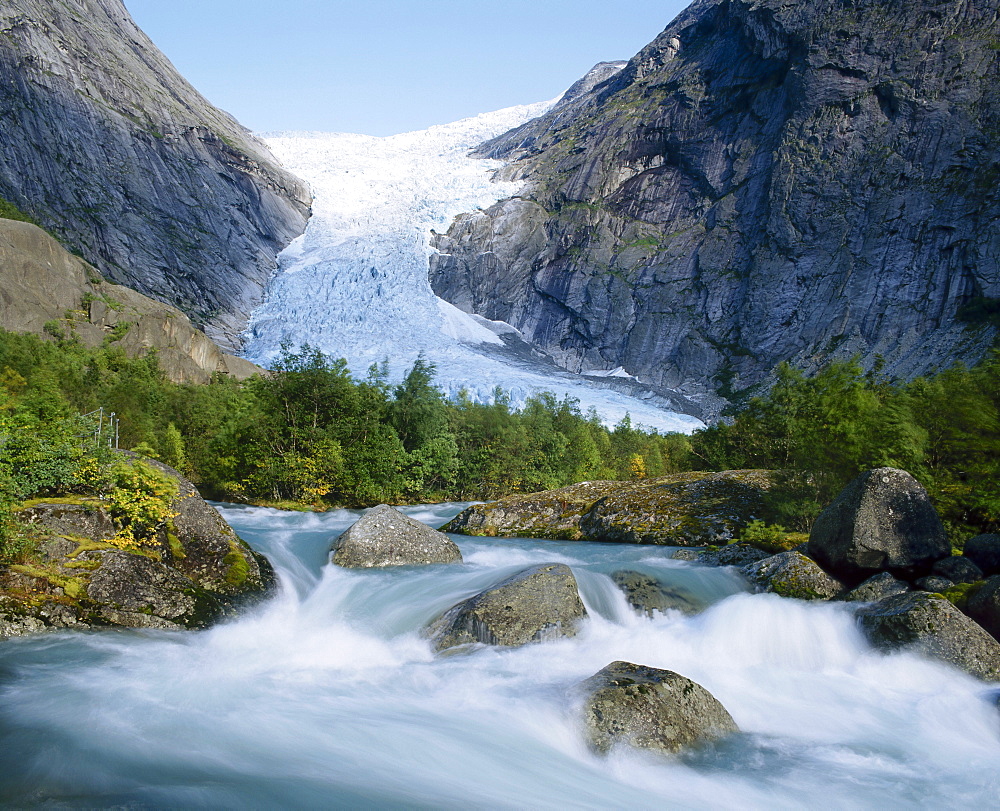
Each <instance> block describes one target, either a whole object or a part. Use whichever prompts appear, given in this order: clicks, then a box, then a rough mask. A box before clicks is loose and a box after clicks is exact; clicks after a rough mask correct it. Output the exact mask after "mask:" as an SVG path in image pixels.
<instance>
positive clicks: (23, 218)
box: [0, 197, 38, 225]
mask: <svg viewBox="0 0 1000 811" xmlns="http://www.w3.org/2000/svg"><path fill="white" fill-rule="evenodd" d="M0 219H4V220H18V221H20V222H30V223H31V224H32V225H38V222H37V221H36V220H35V218H34V217H32V216H31V215H30V214H25V213H24V212H23V211H21V209H19V208H18V207H17V206H15V205H14V204H13V203H11V202H10V201H8V200H5V199H4V198H2V197H0Z"/></svg>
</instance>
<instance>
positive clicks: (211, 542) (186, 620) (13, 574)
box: [0, 460, 274, 638]
mask: <svg viewBox="0 0 1000 811" xmlns="http://www.w3.org/2000/svg"><path fill="white" fill-rule="evenodd" d="M146 464H149V465H152V466H154V467H155V468H156V469H158V470H159V471H160V472H161V473H163V474H165V475H166V476H168V477H169V478H170V479H171V481H173V482H174V483H175V484H176V496H174V497H172V499H171V503H170V515H171V517H170V518H169V519H167V520H165V521H163V522H162V523H161V524H160V525H158V526H157V527H156V528H155V530H154V531H153V532H152V534H151V535H150V536H149V537H146V538H143V539H142V543H136V542H135V539H134V538H132V537H129V538H128V539H123V538H122V537H121V527H119V526H118V524H117V523H116V521H115V519H114V517H113V516H112V515H111V513H110V511H109V510H108V508H107V506H106V505H104V504H102V503H101V502H99V501H97V500H94V499H72V498H62V499H53V500H52V503H46V502H45V501H36V502H32V503H31V504H30V505H29V506H27V507H26V508H25V509H24V510H23V511H22V513H21V517H22V519H24V520H27V521H29V522H30V524H31V526H32V527H33V531H34V532H35V533H36V534H37V535H38V538H39V540H38V543H37V545H36V549H35V550H34V552H33V553H32V554H31V555H30V556H28V558H27V559H26V560H24V561H23V562H21V563H18V564H14V565H10V566H6V567H0V638H3V637H8V636H19V635H23V634H27V633H35V632H38V631H42V630H46V629H53V628H88V627H101V626H122V627H129V628H163V629H173V628H202V627H205V626H207V625H209V624H211V623H212V622H215V621H216V620H218V619H220V618H221V617H224V616H227V615H230V614H232V613H234V612H235V611H236V610H237V608H238V607H239V606H240V605H241V604H242V603H244V602H246V601H249V600H255V599H259V598H261V597H263V596H264V595H265V594H267V593H268V592H269V591H270V590H271V589H272V588H273V585H274V573H273V570H272V569H271V566H270V564H269V563H268V562H267V560H266V558H264V557H263V556H262V555H259V554H257V553H255V552H254V551H253V550H251V549H250V547H249V546H247V545H246V544H245V543H244V542H243V541H242V540H241V539H240V538H238V537H237V535H236V533H235V532H233V530H232V528H231V527H230V526H229V525H228V524H227V523H226V522H225V521H224V520H223V519H222V517H221V516H220V515H219V513H218V512H217V511H216V510H215V509H213V508H212V507H211V506H210V505H209V504H207V503H206V502H205V501H204V500H203V499H202V498H201V496H200V495H199V494H198V491H197V490H196V489H195V487H194V485H192V484H191V482H189V481H188V480H187V479H185V478H184V477H182V476H181V475H180V474H179V473H177V471H175V470H173V469H172V468H169V467H167V466H166V465H163V464H161V463H159V462H153V461H149V460H147V461H146Z"/></svg>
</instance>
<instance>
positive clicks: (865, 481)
mask: <svg viewBox="0 0 1000 811" xmlns="http://www.w3.org/2000/svg"><path fill="white" fill-rule="evenodd" d="M950 554H951V546H950V544H949V543H948V538H947V536H946V535H945V531H944V526H943V525H942V524H941V519H940V518H939V517H938V514H937V511H936V510H935V509H934V507H933V505H932V504H931V502H930V499H929V498H928V497H927V491H926V490H924V488H923V486H922V485H921V484H920V483H919V482H918V481H917V480H916V479H914V478H913V477H912V476H911V475H910V474H909V473H906V472H905V471H902V470H896V469H895V468H889V467H883V468H877V469H875V470H869V471H867V472H865V473H862V474H861V475H860V476H858V477H857V478H855V479H854V480H853V481H852V482H851V483H850V484H848V485H847V487H845V488H844V489H843V490H842V491H841V492H840V494H839V495H838V496H837V498H836V499H834V501H833V503H832V504H831V505H830V506H829V507H827V508H826V509H825V510H823V512H822V513H820V515H819V517H818V518H817V519H816V523H815V524H814V525H813V529H812V533H811V534H810V536H809V555H810V556H811V557H812V558H814V559H815V560H816V562H817V563H819V565H820V566H822V567H823V568H824V569H825V570H826V571H828V572H831V573H833V574H834V575H837V576H838V577H842V578H844V579H845V580H848V581H850V582H854V583H858V582H860V581H862V580H864V579H865V578H867V577H870V576H871V575H873V574H876V573H878V572H882V571H888V572H891V573H892V574H894V575H897V576H901V577H903V578H904V579H912V578H913V577H919V576H920V575H923V574H927V573H929V572H930V570H931V567H932V566H933V565H934V564H935V563H936V562H937V561H939V560H941V559H942V558H946V557H948V556H949V555H950Z"/></svg>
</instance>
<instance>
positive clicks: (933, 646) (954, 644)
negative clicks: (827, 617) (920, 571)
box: [857, 591, 1000, 681]
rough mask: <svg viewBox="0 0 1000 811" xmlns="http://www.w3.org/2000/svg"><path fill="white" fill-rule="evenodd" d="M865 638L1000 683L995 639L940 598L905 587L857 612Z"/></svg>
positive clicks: (884, 647)
mask: <svg viewBox="0 0 1000 811" xmlns="http://www.w3.org/2000/svg"><path fill="white" fill-rule="evenodd" d="M857 617H858V621H859V623H860V625H861V628H862V630H863V631H864V632H865V635H866V636H867V637H868V639H869V641H870V642H871V643H872V644H873V645H874V646H875V647H877V648H880V649H882V650H887V651H892V650H898V649H900V648H910V647H912V648H913V649H914V650H917V651H919V652H921V653H923V654H925V655H927V656H930V657H932V658H935V659H940V660H942V661H944V662H948V663H949V664H952V665H954V666H955V667H958V668H961V669H962V670H965V671H966V672H968V673H971V674H972V675H973V676H977V677H979V678H981V679H984V680H986V681H1000V643H998V642H997V640H995V639H994V638H993V637H992V636H990V635H989V634H988V633H987V632H986V631H984V630H983V628H982V627H980V626H979V625H978V624H977V623H976V622H974V621H973V620H971V619H969V618H968V617H967V616H965V614H963V613H962V612H961V611H959V610H958V609H957V608H955V606H953V605H952V604H951V603H950V602H948V600H946V599H945V598H944V597H941V596H940V595H937V594H928V593H927V592H921V591H911V592H908V593H907V594H897V595H894V596H892V597H886V598H885V599H883V600H879V601H878V602H877V603H874V604H873V605H869V606H864V607H862V608H860V609H858V611H857Z"/></svg>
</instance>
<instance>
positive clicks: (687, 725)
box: [580, 662, 739, 753]
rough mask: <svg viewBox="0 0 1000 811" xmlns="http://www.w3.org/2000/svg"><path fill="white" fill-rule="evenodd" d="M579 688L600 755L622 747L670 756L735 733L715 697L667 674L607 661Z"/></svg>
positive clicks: (590, 734)
mask: <svg viewBox="0 0 1000 811" xmlns="http://www.w3.org/2000/svg"><path fill="white" fill-rule="evenodd" d="M580 687H581V689H582V690H583V691H584V692H585V694H586V701H585V704H584V710H583V712H584V722H585V725H586V731H587V737H588V739H589V742H590V744H591V746H593V747H594V748H595V749H596V750H597V751H599V752H607V751H608V750H609V749H611V748H612V747H613V746H615V745H618V744H627V745H628V746H634V747H636V748H639V749H652V750H656V751H660V752H667V753H674V752H679V751H681V750H682V749H686V748H689V747H692V746H697V745H699V744H705V743H710V742H712V741H715V740H718V739H720V738H723V737H725V736H727V735H732V734H734V733H736V732H739V728H738V727H737V726H736V722H735V721H733V718H732V716H731V715H730V714H729V712H728V711H727V710H726V708H725V707H723V706H722V704H720V703H719V701H718V700H717V699H716V698H715V696H713V695H712V694H711V693H709V692H708V690H706V689H705V688H704V687H702V686H701V685H700V684H696V683H695V682H693V681H691V680H690V679H686V678H684V677H683V676H680V675H678V674H677V673H674V672H672V671H670V670H660V669H658V668H655V667H646V666H644V665H635V664H632V663H631V662H612V663H611V664H610V665H608V666H607V667H606V668H604V669H603V670H601V671H599V672H598V673H596V674H595V675H593V676H591V677H590V678H589V679H587V680H586V681H584V682H583V683H582V684H581V685H580Z"/></svg>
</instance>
